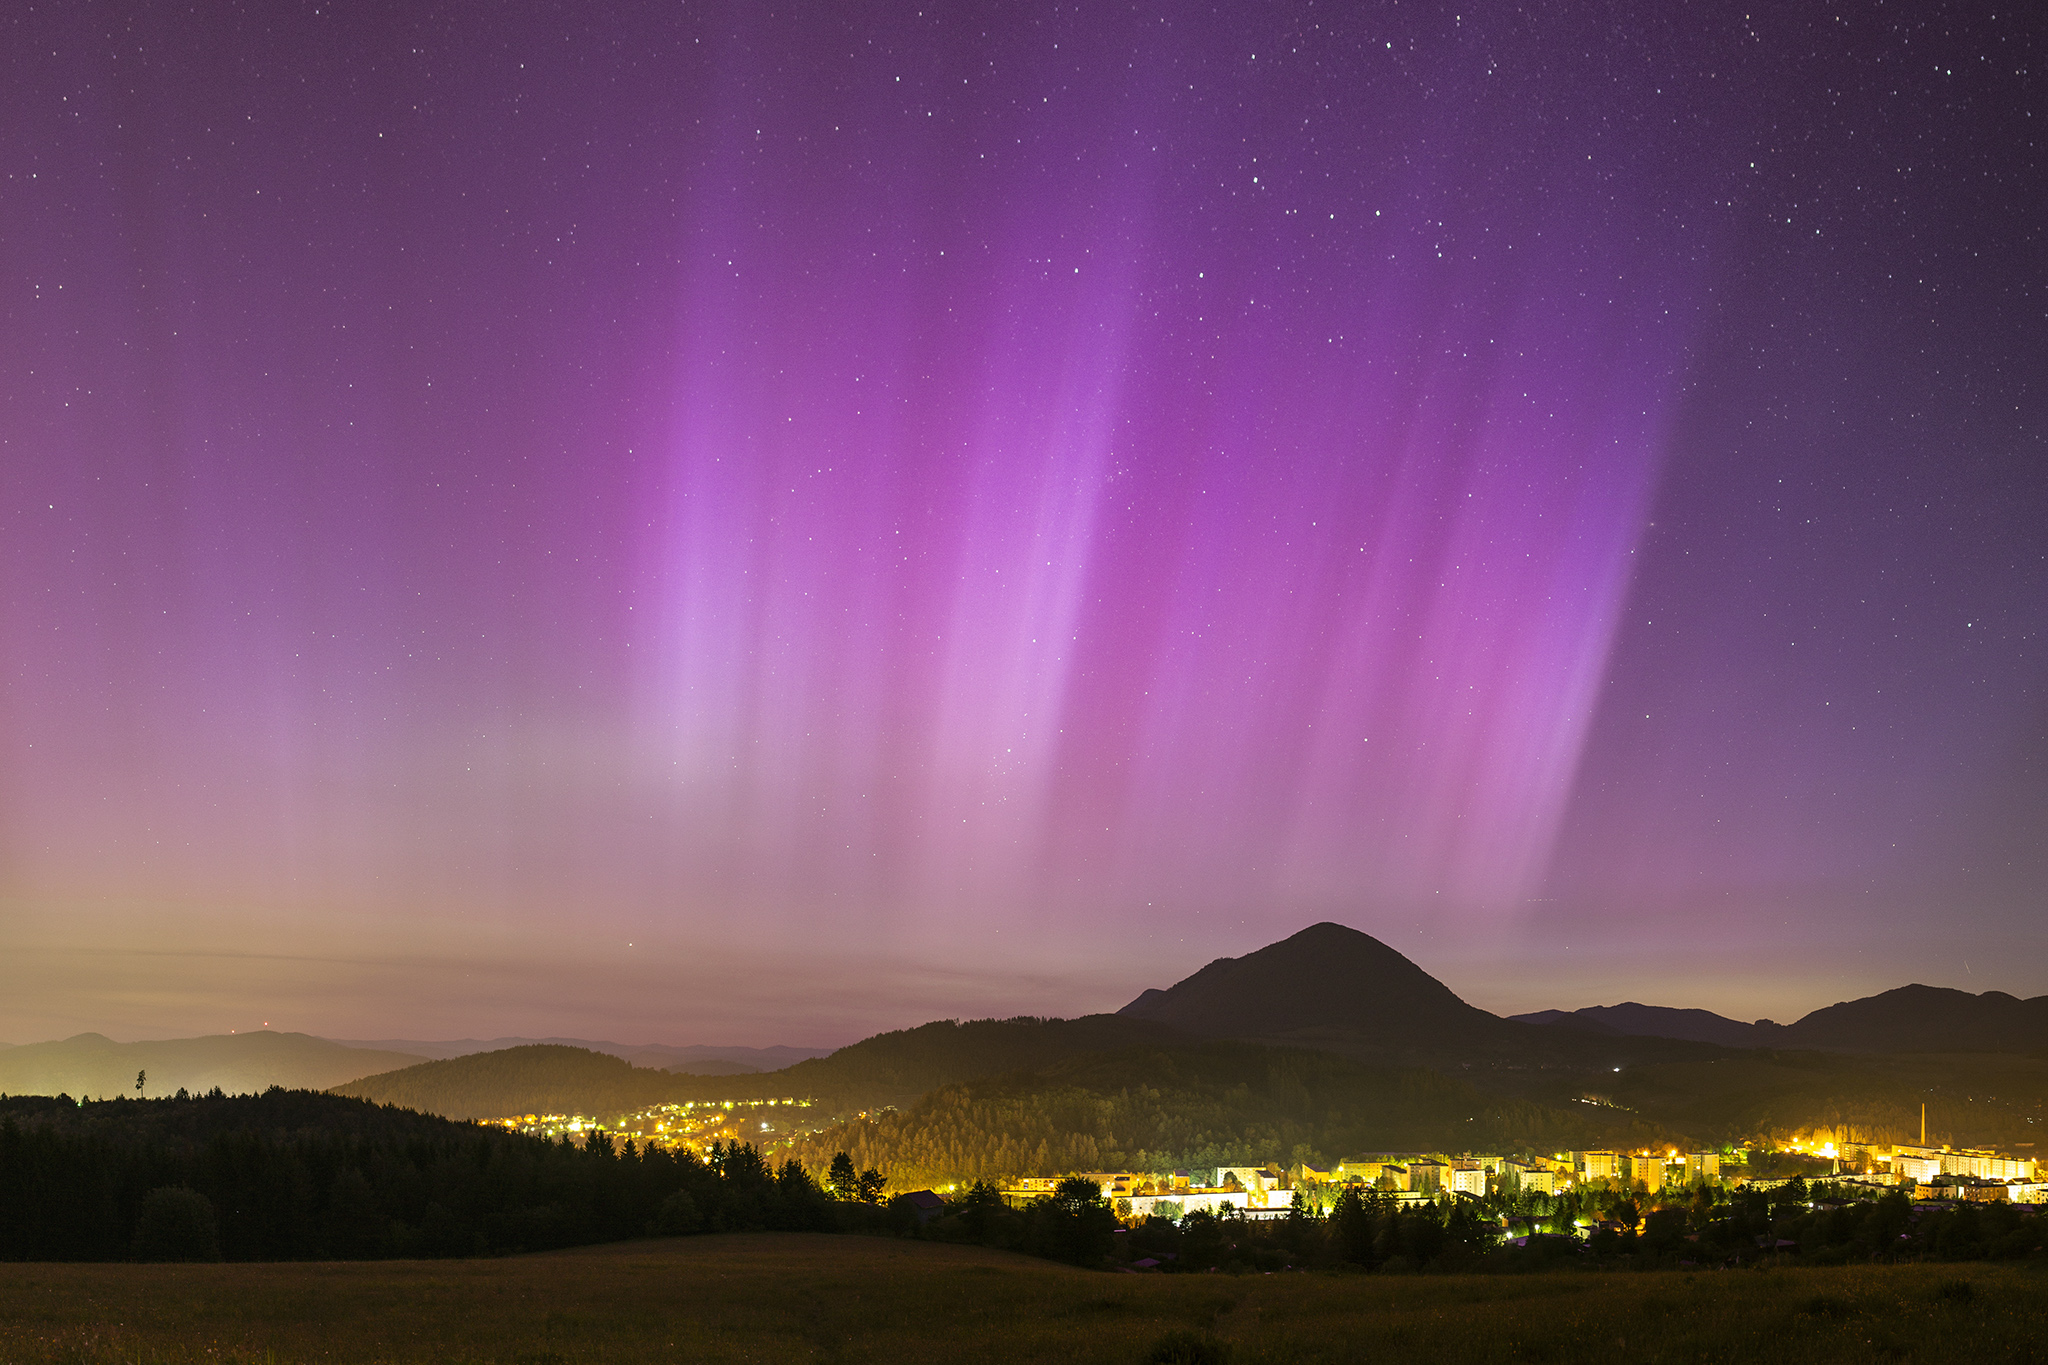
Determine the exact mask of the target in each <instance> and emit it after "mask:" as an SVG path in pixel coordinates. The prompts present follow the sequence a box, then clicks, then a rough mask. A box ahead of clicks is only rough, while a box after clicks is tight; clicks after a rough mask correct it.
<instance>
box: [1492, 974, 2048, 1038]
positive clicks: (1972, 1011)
mask: <svg viewBox="0 0 2048 1365" xmlns="http://www.w3.org/2000/svg"><path fill="white" fill-rule="evenodd" d="M1514 1018H1515V1019H1516V1020H1517V1021H1519V1022H1522V1023H1529V1024H1542V1025H1550V1026H1558V1025H1563V1026H1569V1027H1575V1028H1580V1029H1585V1028H1596V1029H1609V1030H1613V1031H1614V1032H1616V1033H1621V1034H1627V1035H1630V1036H1632V1037H1650V1038H1680V1039H1687V1040H1690V1041H1693V1042H1700V1043H1714V1044H1717V1045H1719V1046H1722V1047H1770V1048H1815V1049H1820V1050H1823V1051H1829V1052H2037V1051H2040V1050H2041V1049H2043V1048H2048V996H2035V997H2034V998H2033V999H2031V1000H2022V999H2020V998H2019V997H2017V996H2012V995H2007V994H2006V993H2005V992H2004V991H1986V992H1984V994H1982V995H1972V994H1970V993H1969V992H1968V991H1958V990H1951V989H1949V988H1947V987H1944V986H1920V985H1913V986H1900V987H1898V988H1897V989H1896V990H1889V991H1885V992H1883V993H1881V994H1878V995H1870V996H1865V997H1863V998H1862V999H1860V1000H1846V1001H1843V1002H1841V1003H1839V1004H1834V1005H1829V1006H1828V1007H1827V1008H1825V1009H1818V1010H1815V1011H1814V1012H1813V1013H1811V1014H1809V1015H1807V1016H1806V1017H1804V1018H1803V1019H1800V1020H1799V1021H1798V1022H1797V1023H1792V1024H1776V1023H1772V1022H1771V1021H1770V1020H1768V1019H1759V1020H1757V1021H1756V1022H1755V1023H1753V1024H1745V1023H1742V1022H1740V1021H1739V1020H1735V1019H1728V1018H1724V1017H1723V1016H1721V1015H1718V1014H1714V1013H1712V1012H1711V1011H1708V1010H1683V1009H1667V1008H1664V1007H1661V1006H1657V1005H1639V1004H1636V1003H1635V1002H1633V1001H1631V1002H1629V1003H1627V1004H1621V1005H1593V1006H1589V1007H1588V1008H1586V1009H1582V1010H1571V1011H1566V1010H1540V1011H1538V1012H1536V1013H1534V1014H1518V1015H1515V1016H1514Z"/></svg>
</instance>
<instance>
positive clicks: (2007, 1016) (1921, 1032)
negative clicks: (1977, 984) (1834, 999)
mask: <svg viewBox="0 0 2048 1365" xmlns="http://www.w3.org/2000/svg"><path fill="white" fill-rule="evenodd" d="M1784 1037H1785V1040H1786V1042H1787V1043H1789V1044H1791V1045H1793V1046H1797V1047H1818V1048H1832V1049H1838V1050H1841V1051H1847V1052H2033V1051H2037V1050H2039V1049H2041V1048H2044V1047H2048V995H2037V996H2035V997H2034V998H2033V999H2031V1000H2022V999H2020V998H2019V997H2017V996H2012V995H2007V994H2006V993H2005V992H2004V991H1986V992H1984V993H1983V994H1982V995H1971V994H1970V993H1969V992H1968V991H1958V990H1951V989H1949V988H1948V987H1945V986H1921V985H1912V986H1900V987H1898V988H1897V989H1896V990H1889V991H1885V992H1883V993H1882V994H1879V995H1871V996H1865V997H1864V998H1863V999H1861V1000H1847V1001H1843V1002H1842V1003H1840V1004H1835V1005H1829V1006H1828V1007H1827V1008H1826V1009H1818V1010H1815V1011H1814V1012H1813V1013H1811V1014H1809V1015H1807V1016H1806V1017H1805V1018H1803V1019H1801V1020H1800V1021H1799V1022H1798V1023H1796V1024H1792V1025H1789V1026H1788V1027H1786V1028H1785V1030H1784Z"/></svg>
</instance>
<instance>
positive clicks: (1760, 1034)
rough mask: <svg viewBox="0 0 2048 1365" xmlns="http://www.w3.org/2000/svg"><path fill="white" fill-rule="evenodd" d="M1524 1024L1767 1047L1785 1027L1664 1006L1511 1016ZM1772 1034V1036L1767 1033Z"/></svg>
mask: <svg viewBox="0 0 2048 1365" xmlns="http://www.w3.org/2000/svg"><path fill="white" fill-rule="evenodd" d="M1508 1017H1509V1018H1511V1019H1514V1020H1516V1021H1518V1022H1520V1023H1524V1024H1569V1025H1572V1026H1574V1027H1578V1028H1589V1029H1597V1030H1601V1031H1604V1032H1611V1033H1621V1034H1627V1035H1628V1036H1630V1037H1633V1038H1680V1039H1684V1040H1686V1041H1687V1042H1694V1043H1714V1044H1718V1045H1719V1046H1721V1047H1767V1046H1770V1045H1771V1043H1772V1042H1773V1041H1778V1040H1779V1039H1780V1035H1781V1034H1782V1031H1783V1029H1782V1026H1781V1025H1778V1024H1773V1023H1771V1022H1770V1021H1769V1020H1768V1019H1763V1020H1758V1021H1757V1022H1756V1023H1754V1024H1745V1023H1743V1022H1741V1021H1740V1020H1737V1019H1729V1018H1726V1017H1725V1016H1722V1015H1719V1014H1715V1013H1714V1012H1713V1011H1712V1010H1685V1009H1671V1008H1668V1007H1666V1006H1663V1005H1639V1004H1637V1003H1636V1002H1635V1001H1633V1000H1631V1001H1628V1002H1626V1003H1624V1004H1620V1005H1590V1006H1588V1007H1587V1008H1585V1009H1582V1010H1569V1011H1567V1010H1539V1011H1537V1012H1536V1013H1534V1014H1514V1015H1509V1016H1508ZM1767 1035H1768V1036H1767Z"/></svg>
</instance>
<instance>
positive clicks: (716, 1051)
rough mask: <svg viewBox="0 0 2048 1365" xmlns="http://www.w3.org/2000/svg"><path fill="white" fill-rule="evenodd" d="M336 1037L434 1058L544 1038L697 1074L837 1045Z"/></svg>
mask: <svg viewBox="0 0 2048 1365" xmlns="http://www.w3.org/2000/svg"><path fill="white" fill-rule="evenodd" d="M334 1041H336V1042H338V1043H340V1044H341V1045H342V1046H343V1047H366V1048H378V1049H382V1050H383V1051H386V1052H404V1053H410V1054H411V1055H413V1056H415V1057H424V1058H426V1059H427V1060H429V1061H445V1060H447V1059H448V1058H450V1057H467V1056H469V1055H471V1054H472V1053H477V1052H503V1051H504V1050H505V1049H506V1048H512V1047H533V1046H536V1045H538V1044H544V1043H545V1044H552V1045H554V1046H556V1047H579V1048H582V1049H584V1050H585V1051H587V1052H604V1053H609V1054H610V1055H611V1056H614V1057H623V1058H625V1059H626V1060H627V1061H629V1062H631V1063H632V1064H633V1065H634V1066H651V1067H657V1068H659V1069H661V1070H663V1071H687V1072H690V1073H692V1074H694V1075H698V1076H729V1075H742V1074H744V1073H746V1072H749V1071H774V1070H777V1069H778V1068H781V1067H785V1066H790V1065H792V1064H794V1063H796V1062H801V1061H805V1060H807V1059H809V1058H811V1057H824V1056H827V1055H829V1054H830V1053H831V1051H832V1049H831V1048H829V1047H718V1046H714V1045H711V1044H704V1043H699V1044H693V1045H691V1046H688V1047H676V1046H673V1045H671V1044H668V1043H608V1042H603V1041H599V1040H593V1039H590V1038H448V1039H442V1040H439V1041H428V1040H425V1039H419V1038H382V1039H376V1040H353V1039H336V1040H334Z"/></svg>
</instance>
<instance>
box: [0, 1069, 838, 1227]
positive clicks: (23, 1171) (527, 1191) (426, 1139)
mask: <svg viewBox="0 0 2048 1365" xmlns="http://www.w3.org/2000/svg"><path fill="white" fill-rule="evenodd" d="M833 1209H834V1206H833V1205H832V1203H831V1201H830V1200H829V1199H827V1198H826V1197H825V1195H824V1194H823V1193H822V1192H821V1191H820V1190H819V1189H818V1187H817V1185H816V1183H815V1182H813V1181H812V1180H811V1179H810V1178H809V1177H808V1176H806V1175H805V1174H804V1172H803V1170H802V1168H801V1167H798V1166H795V1165H794V1164H789V1165H786V1166H785V1167H784V1168H783V1169H782V1170H780V1171H779V1172H778V1171H774V1170H771V1169H770V1168H769V1167H768V1166H767V1165H766V1163H764V1162H763V1161H762V1159H761V1157H760V1154H759V1153H758V1152H756V1151H755V1150H754V1149H753V1148H750V1147H749V1148H741V1147H740V1146H739V1145H738V1144H736V1143H735V1144H733V1146H732V1147H731V1148H730V1149H728V1150H727V1151H725V1152H723V1153H721V1154H720V1155H719V1157H718V1158H717V1159H716V1160H715V1161H714V1162H713V1163H709V1164H707V1163H705V1162H703V1161H699V1160H697V1159H696V1158H695V1157H692V1156H690V1155H689V1154H688V1153H670V1152H662V1151H652V1150H650V1151H644V1152H637V1153H635V1152H621V1151H615V1149H614V1148H613V1146H612V1144H611V1143H610V1142H609V1141H607V1140H602V1139H600V1140H598V1141H595V1142H592V1143H590V1144H588V1145H586V1146H583V1147H574V1146H571V1145H569V1144H568V1143H557V1142H547V1141H544V1140H541V1139H539V1138H529V1137H522V1136H520V1135H518V1134H516V1133H508V1132H505V1131H504V1130H502V1129H492V1128H482V1127H476V1126H473V1125H470V1124H462V1123H451V1122H449V1121H447V1120H444V1119H438V1118H433V1117H431V1116H428V1115H425V1114H418V1113H412V1112H409V1111H406V1110H400V1109H389V1108H381V1107H379V1106H377V1105H373V1104H368V1103H365V1102H364V1101H361V1100H352V1099H344V1098H342V1097H340V1096H335V1095H320V1094H313V1093H309V1092H305V1091H286V1090H281V1089H279V1090H271V1091H268V1092H266V1093H264V1094H261V1095H237V1096H227V1095H205V1096H199V1097H196V1098H186V1099H169V1100H109V1101H102V1102H98V1103H90V1104H83V1105H81V1104H77V1103H74V1102H71V1101H68V1100H62V1099H53V1098H42V1097H28V1098H22V1097H16V1098H14V1099H0V1260H6V1261H107V1260H125V1259H136V1260H199V1261H206V1260H221V1259H227V1260H231V1261H245V1260H246V1261H280V1260H337V1259H356V1258H374V1257H386V1256H400V1257H418V1256H481V1255H489V1254H492V1253H498V1252H516V1251H537V1250H542V1249H545V1248H549V1247H561V1246H574V1245H578V1244H582V1243H589V1242H601V1241H614V1240H618V1239H620V1238H626V1237H638V1236H642V1235H644V1234H646V1233H647V1232H649V1231H658V1232H664V1233H682V1232H695V1231H720V1230H733V1231H738V1230H746V1229H752V1228H762V1227H767V1228H777V1229H783V1230H789V1231H825V1230H830V1229H831V1228H832V1227H833V1226H835V1225H836V1223H837V1221H838V1220H837V1219H836V1218H835V1217H834V1214H833Z"/></svg>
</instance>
